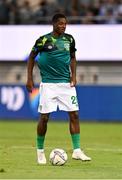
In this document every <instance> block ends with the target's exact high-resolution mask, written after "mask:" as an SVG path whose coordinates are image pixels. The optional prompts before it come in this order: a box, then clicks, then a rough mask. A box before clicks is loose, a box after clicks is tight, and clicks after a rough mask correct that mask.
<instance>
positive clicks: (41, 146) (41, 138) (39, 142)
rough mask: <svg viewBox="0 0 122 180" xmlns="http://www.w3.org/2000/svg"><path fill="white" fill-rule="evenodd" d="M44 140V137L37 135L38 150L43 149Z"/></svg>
mask: <svg viewBox="0 0 122 180" xmlns="http://www.w3.org/2000/svg"><path fill="white" fill-rule="evenodd" d="M44 139H45V136H40V135H37V148H38V149H44Z"/></svg>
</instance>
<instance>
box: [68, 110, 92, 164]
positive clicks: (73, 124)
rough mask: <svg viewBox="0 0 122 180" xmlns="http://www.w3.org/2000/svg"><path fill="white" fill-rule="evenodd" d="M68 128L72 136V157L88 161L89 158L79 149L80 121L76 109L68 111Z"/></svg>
mask: <svg viewBox="0 0 122 180" xmlns="http://www.w3.org/2000/svg"><path fill="white" fill-rule="evenodd" d="M69 118H70V123H69V129H70V134H71V137H72V143H73V154H72V158H73V159H80V160H82V161H90V160H91V158H90V157H88V156H86V155H85V154H84V152H83V151H82V150H81V149H80V123H79V117H78V112H77V111H72V112H69Z"/></svg>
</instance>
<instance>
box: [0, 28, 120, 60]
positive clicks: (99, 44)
mask: <svg viewBox="0 0 122 180" xmlns="http://www.w3.org/2000/svg"><path fill="white" fill-rule="evenodd" d="M51 31H52V26H49V25H36V26H32V25H28V26H11V25H10V26H0V61H24V60H26V59H27V57H28V55H29V53H30V51H31V48H32V46H33V45H34V43H35V41H36V39H38V38H39V37H40V36H42V35H44V34H46V33H49V32H51ZM66 33H69V34H72V35H73V37H74V38H75V41H76V48H77V52H76V57H77V60H78V61H122V25H67V29H66Z"/></svg>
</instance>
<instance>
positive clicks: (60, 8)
mask: <svg viewBox="0 0 122 180" xmlns="http://www.w3.org/2000/svg"><path fill="white" fill-rule="evenodd" d="M56 12H62V13H65V15H66V16H67V17H68V22H69V24H121V23H122V0H70V3H69V0H65V1H64V0H34V1H33V0H21V1H19V0H1V1H0V24H49V23H50V17H51V16H52V14H54V13H56Z"/></svg>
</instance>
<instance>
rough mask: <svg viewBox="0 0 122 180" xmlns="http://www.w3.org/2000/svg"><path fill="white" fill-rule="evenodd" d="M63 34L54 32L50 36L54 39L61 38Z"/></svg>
mask: <svg viewBox="0 0 122 180" xmlns="http://www.w3.org/2000/svg"><path fill="white" fill-rule="evenodd" d="M63 34H64V33H62V34H59V33H57V32H55V31H53V32H52V35H53V36H54V37H56V38H58V37H61V36H62V35H63Z"/></svg>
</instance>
